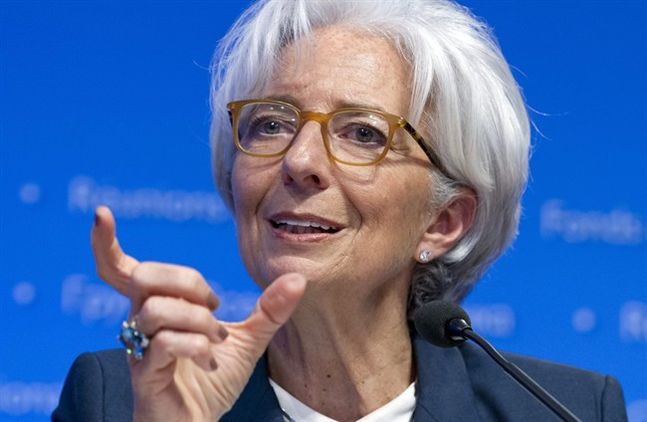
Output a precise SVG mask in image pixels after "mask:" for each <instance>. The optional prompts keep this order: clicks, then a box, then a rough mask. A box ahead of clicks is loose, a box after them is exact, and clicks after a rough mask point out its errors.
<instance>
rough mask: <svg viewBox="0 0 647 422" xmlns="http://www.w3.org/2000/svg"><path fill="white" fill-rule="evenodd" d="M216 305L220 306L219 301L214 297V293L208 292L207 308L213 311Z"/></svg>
mask: <svg viewBox="0 0 647 422" xmlns="http://www.w3.org/2000/svg"><path fill="white" fill-rule="evenodd" d="M218 305H220V301H219V300H218V298H217V297H216V294H215V293H214V292H209V296H207V306H208V307H209V308H210V309H211V310H215V309H216V308H217V307H218Z"/></svg>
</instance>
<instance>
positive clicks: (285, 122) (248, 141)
mask: <svg viewBox="0 0 647 422" xmlns="http://www.w3.org/2000/svg"><path fill="white" fill-rule="evenodd" d="M298 128H299V115H298V114H297V113H296V111H295V110H293V109H292V108H290V107H287V106H285V105H282V104H276V103H264V102H255V103H249V104H246V105H244V106H243V107H242V108H241V109H240V111H239V114H238V128H237V130H238V140H239V143H240V146H241V147H242V148H243V149H244V150H245V151H247V152H249V153H252V154H258V155H272V154H277V153H280V152H282V151H283V150H284V149H285V148H287V147H288V145H289V144H290V142H291V141H292V138H294V136H295V135H296V133H297V130H298Z"/></svg>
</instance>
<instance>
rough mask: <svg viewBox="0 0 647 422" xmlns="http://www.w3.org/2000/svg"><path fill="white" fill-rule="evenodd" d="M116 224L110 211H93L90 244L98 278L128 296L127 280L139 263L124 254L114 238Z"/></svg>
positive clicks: (99, 209)
mask: <svg viewBox="0 0 647 422" xmlns="http://www.w3.org/2000/svg"><path fill="white" fill-rule="evenodd" d="M116 231H117V229H116V223H115V219H114V217H113V216H112V212H110V209H109V208H108V207H105V206H99V207H97V209H96V210H95V218H94V226H92V234H91V244H92V253H93V254H94V261H95V263H96V267H97V274H98V275H99V277H100V278H101V279H102V280H103V281H105V282H106V283H108V284H109V285H111V286H112V287H114V288H115V289H116V290H117V291H118V292H119V293H121V294H122V295H124V296H128V295H129V288H128V284H129V280H130V278H131V275H132V273H133V270H134V269H135V267H136V266H137V265H138V264H139V262H138V261H137V260H136V259H135V258H133V257H131V256H129V255H126V254H125V253H124V251H123V250H121V246H119V241H118V240H117V236H116Z"/></svg>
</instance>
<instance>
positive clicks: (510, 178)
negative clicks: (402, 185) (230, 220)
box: [211, 0, 530, 315]
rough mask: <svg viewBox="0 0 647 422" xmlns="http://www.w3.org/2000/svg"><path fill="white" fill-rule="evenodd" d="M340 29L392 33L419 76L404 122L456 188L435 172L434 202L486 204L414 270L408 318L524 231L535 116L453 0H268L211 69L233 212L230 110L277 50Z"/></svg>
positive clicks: (474, 22) (487, 35)
mask: <svg viewBox="0 0 647 422" xmlns="http://www.w3.org/2000/svg"><path fill="white" fill-rule="evenodd" d="M329 26H342V27H348V28H352V29H353V30H356V31H366V32H368V33H370V34H374V35H378V36H381V37H384V38H385V39H386V40H388V41H389V42H391V43H392V45H393V46H394V47H395V48H396V49H397V50H398V52H399V53H400V55H401V57H402V59H403V61H404V62H405V63H407V64H408V65H409V66H410V68H411V80H410V81H409V82H410V86H411V88H412V92H411V103H410V106H409V114H408V116H405V117H406V118H407V120H409V121H410V122H412V123H413V124H414V126H416V127H417V128H418V129H419V130H421V131H422V133H424V134H425V137H426V139H427V142H428V143H429V144H430V145H431V147H432V148H434V149H435V151H437V152H438V154H439V156H440V157H441V160H443V163H444V164H445V166H446V168H447V170H448V171H449V173H450V174H451V175H452V176H453V178H454V180H451V179H448V178H446V177H443V176H442V175H441V174H440V173H439V172H437V171H436V172H434V173H433V175H432V177H433V180H434V192H432V193H431V194H429V195H430V201H431V203H432V204H434V206H441V205H442V204H446V203H449V202H451V201H452V200H453V199H454V198H456V195H458V193H459V189H460V186H469V187H470V188H471V189H472V190H473V191H474V192H475V193H476V196H477V198H478V208H477V210H476V216H475V221H474V224H473V226H472V227H471V228H470V230H469V231H468V233H467V234H466V235H465V236H464V237H463V238H462V239H461V240H460V241H459V242H458V243H457V244H456V245H455V246H454V247H453V248H452V249H451V250H450V251H448V252H447V253H446V254H445V255H443V256H441V257H438V258H436V259H434V260H433V261H432V262H430V263H429V264H419V265H418V266H417V267H416V270H415V273H414V276H413V279H412V284H411V293H410V303H409V313H410V315H411V314H412V312H413V311H414V310H415V309H416V308H417V307H418V306H419V305H420V304H421V303H424V302H427V301H429V300H433V299H444V300H451V301H455V302H458V301H461V300H462V299H463V298H464V297H465V296H466V295H467V293H468V292H469V291H470V290H471V289H472V287H473V286H474V285H475V284H476V282H477V281H478V279H479V278H480V277H481V276H482V275H483V273H484V272H485V270H486V269H487V268H488V267H489V266H490V264H491V263H492V262H493V261H494V260H495V259H496V258H498V257H499V256H500V255H501V254H502V253H503V251H505V249H506V248H507V247H508V246H509V245H510V244H511V243H512V241H513V240H514V238H515V237H516V234H517V229H518V224H519V215H520V202H521V196H522V194H523V191H524V189H525V186H526V180H527V176H528V155H529V147H530V128H529V122H528V115H527V111H526V108H525V105H524V101H523V99H522V96H521V93H520V89H519V87H518V86H517V84H516V82H515V80H514V78H513V76H512V74H511V72H510V68H509V66H508V64H507V62H506V60H505V59H504V57H503V55H502V54H501V51H500V48H499V46H498V44H497V42H496V41H495V39H494V37H493V35H492V34H491V32H490V30H489V28H488V27H487V26H486V24H484V23H483V22H482V21H480V20H479V19H477V18H475V17H474V16H473V15H472V13H471V12H470V11H469V10H468V9H467V8H465V7H463V6H460V5H458V4H455V3H453V2H450V1H445V0H379V1H371V0H289V1H287V0H263V1H259V2H258V3H256V4H254V5H253V6H252V7H250V8H249V9H248V10H247V11H246V12H244V13H243V15H242V16H241V17H240V18H239V19H238V21H237V22H236V23H235V24H234V26H233V27H232V28H231V29H230V31H229V32H228V34H227V35H226V36H225V37H224V39H223V40H222V41H221V43H220V45H219V48H218V50H217V51H216V55H215V58H214V62H213V66H212V86H211V106H212V113H213V120H212V126H211V142H212V151H213V163H214V176H215V180H216V184H217V187H218V190H219V192H220V195H221V196H222V198H223V200H224V201H225V203H226V204H227V205H228V206H229V207H230V208H231V207H232V203H233V198H232V193H231V168H232V162H233V158H234V154H235V147H234V143H233V141H232V133H231V127H230V123H229V117H228V114H227V110H226V104H227V102H229V101H232V100H235V99H244V98H251V97H254V96H255V95H259V94H261V93H262V90H263V87H264V86H265V84H267V83H268V79H269V78H270V77H271V75H272V70H273V68H274V66H276V65H277V60H278V57H279V52H280V50H281V48H283V47H284V46H285V45H287V44H289V43H291V42H293V41H294V40H296V39H301V38H303V37H307V36H308V35H309V34H311V33H312V31H313V30H315V29H317V28H323V27H329Z"/></svg>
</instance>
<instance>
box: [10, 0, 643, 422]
mask: <svg viewBox="0 0 647 422" xmlns="http://www.w3.org/2000/svg"><path fill="white" fill-rule="evenodd" d="M465 4H467V5H468V6H470V7H473V10H474V11H475V13H476V14H477V15H479V16H483V17H485V19H486V20H487V21H488V22H489V23H490V25H492V26H493V27H494V29H495V32H496V34H497V36H498V38H499V40H500V43H501V45H502V48H503V51H504V53H505V54H506V57H507V58H508V59H509V62H510V63H511V65H512V66H513V68H514V73H515V75H516V77H517V79H518V81H519V83H520V85H521V86H522V87H523V90H524V95H525V97H526V99H527V102H528V105H529V107H530V108H531V110H532V111H531V118H532V120H533V122H534V125H535V127H536V130H535V131H534V133H533V142H534V152H533V156H532V161H531V169H532V170H531V181H530V185H529V188H528V192H527V194H526V196H525V199H524V209H525V211H524V215H523V219H522V223H521V229H520V237H519V239H518V241H517V242H516V243H515V245H514V247H513V249H511V250H510V251H509V252H508V253H507V254H506V255H505V256H504V257H503V258H502V259H501V260H500V261H499V262H497V263H496V265H495V266H494V267H493V269H492V270H491V271H490V272H489V273H488V274H487V275H486V276H485V277H484V279H483V280H482V282H481V283H480V285H479V286H478V287H477V289H476V291H475V292H474V293H473V294H472V295H471V296H470V297H469V299H468V301H467V305H468V309H469V310H470V311H471V313H472V316H473V319H474V320H475V325H476V327H477V328H479V329H480V330H481V331H482V332H483V334H485V335H486V336H488V337H489V338H490V339H492V340H493V342H494V343H495V344H496V345H497V346H498V347H500V348H502V349H505V350H510V351H515V352H518V353H524V354H528V355H533V356H537V357H541V358H545V359H550V360H555V361H559V362H563V363H566V364H571V365H576V366H579V367H583V368H587V369H591V370H595V371H600V372H604V373H610V374H613V375H615V376H617V377H618V378H619V379H620V381H621V382H622V384H623V386H624V389H625V394H626V398H627V405H628V410H629V414H630V419H631V420H632V421H645V420H647V381H646V380H647V377H646V376H645V374H647V284H646V282H647V194H646V192H647V190H646V188H645V180H646V179H647V178H646V177H645V176H646V171H645V167H646V166H647V147H646V146H645V141H647V139H646V138H647V136H646V135H647V133H646V129H645V123H646V121H647V119H646V117H647V116H646V111H645V110H646V107H645V94H647V89H646V88H647V86H646V85H647V84H646V82H647V78H646V76H645V68H646V65H647V63H646V58H645V56H646V53H645V51H646V47H647V46H646V45H645V44H646V42H647V41H646V40H647V30H646V29H645V28H646V27H647V6H646V3H645V2H643V1H639V0H636V1H596V2H588V1H586V2H585V1H581V2H580V1H572V0H571V1H561V2H557V1H484V0H483V1H476V0H473V1H467V2H465ZM246 5H247V2H222V1H221V2H204V1H193V2H190V1H185V2H179V1H166V2H159V3H150V2H146V3H132V2H128V3H126V2H124V3H107V2H96V3H95V2H83V1H64V2H63V1H58V2H44V1H43V2H36V1H26V2H20V1H4V2H0V141H1V147H0V192H1V193H2V196H1V198H2V206H1V207H0V317H1V319H0V321H2V324H3V326H2V336H1V338H2V340H0V341H1V342H0V420H5V421H28V420H46V419H47V415H48V414H49V412H50V411H51V410H52V408H53V407H54V406H55V404H56V401H57V398H58V394H59V391H60V388H61V384H62V381H63V379H64V377H65V374H66V372H67V370H68V367H69V365H70V363H71V362H72V360H73V359H74V357H75V356H76V355H78V354H79V353H81V352H83V351H86V350H97V349H103V348H111V347H116V346H117V343H116V340H115V334H116V332H117V329H118V325H119V323H120V322H121V320H122V319H123V318H124V316H125V315H126V312H127V308H128V303H127V301H126V300H125V299H123V298H121V297H120V296H119V295H117V294H116V293H114V292H112V291H111V290H110V289H109V288H108V287H106V286H104V285H103V284H102V283H101V281H100V280H99V279H98V278H97V277H96V275H95V274H94V265H93V260H92V255H91V252H90V248H89V242H88V239H89V230H90V227H91V224H92V214H93V208H94V207H95V206H96V205H97V204H101V203H107V204H110V205H111V206H112V208H113V210H114V212H115V214H116V215H117V218H118V225H119V235H120V239H121V242H122V245H124V248H125V249H126V250H127V251H129V252H130V253H131V254H132V255H134V256H136V257H138V258H140V259H143V260H152V259H154V260H159V261H169V262H175V263H181V264H185V265H190V266H193V267H196V268H197V269H199V270H200V271H202V272H203V274H205V276H206V277H207V278H208V279H209V280H210V281H211V282H212V283H213V284H214V286H215V287H216V289H217V291H218V292H219V293H220V295H221V297H222V299H223V300H222V302H223V306H222V308H221V309H220V310H219V312H218V313H219V315H220V317H222V318H224V319H230V320H235V319H240V318H242V317H244V316H245V315H246V314H247V312H248V310H249V309H250V307H251V306H252V304H253V303H254V301H255V298H256V297H257V295H258V292H257V290H256V288H255V287H254V285H253V284H252V283H251V282H250V280H249V278H248V277H247V275H246V274H245V271H244V269H243V267H242V264H241V262H240V259H239V257H238V253H237V247H236V241H235V237H234V227H233V223H232V220H231V218H230V217H229V215H228V214H227V212H226V210H225V209H224V207H223V205H222V203H221V201H220V199H219V198H218V197H217V195H216V194H215V193H214V189H213V187H212V181H211V172H210V160H209V147H208V139H207V132H208V123H209V109H208V83H209V75H208V70H207V67H208V65H209V61H210V57H211V54H212V50H213V48H214V46H215V45H216V43H217V41H218V40H219V38H220V37H221V36H222V35H223V34H224V32H225V31H226V30H227V28H228V27H229V26H230V25H231V24H232V23H233V20H234V19H235V17H236V16H237V15H238V14H239V13H240V12H241V10H242V9H243V8H244V7H245V6H246Z"/></svg>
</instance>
